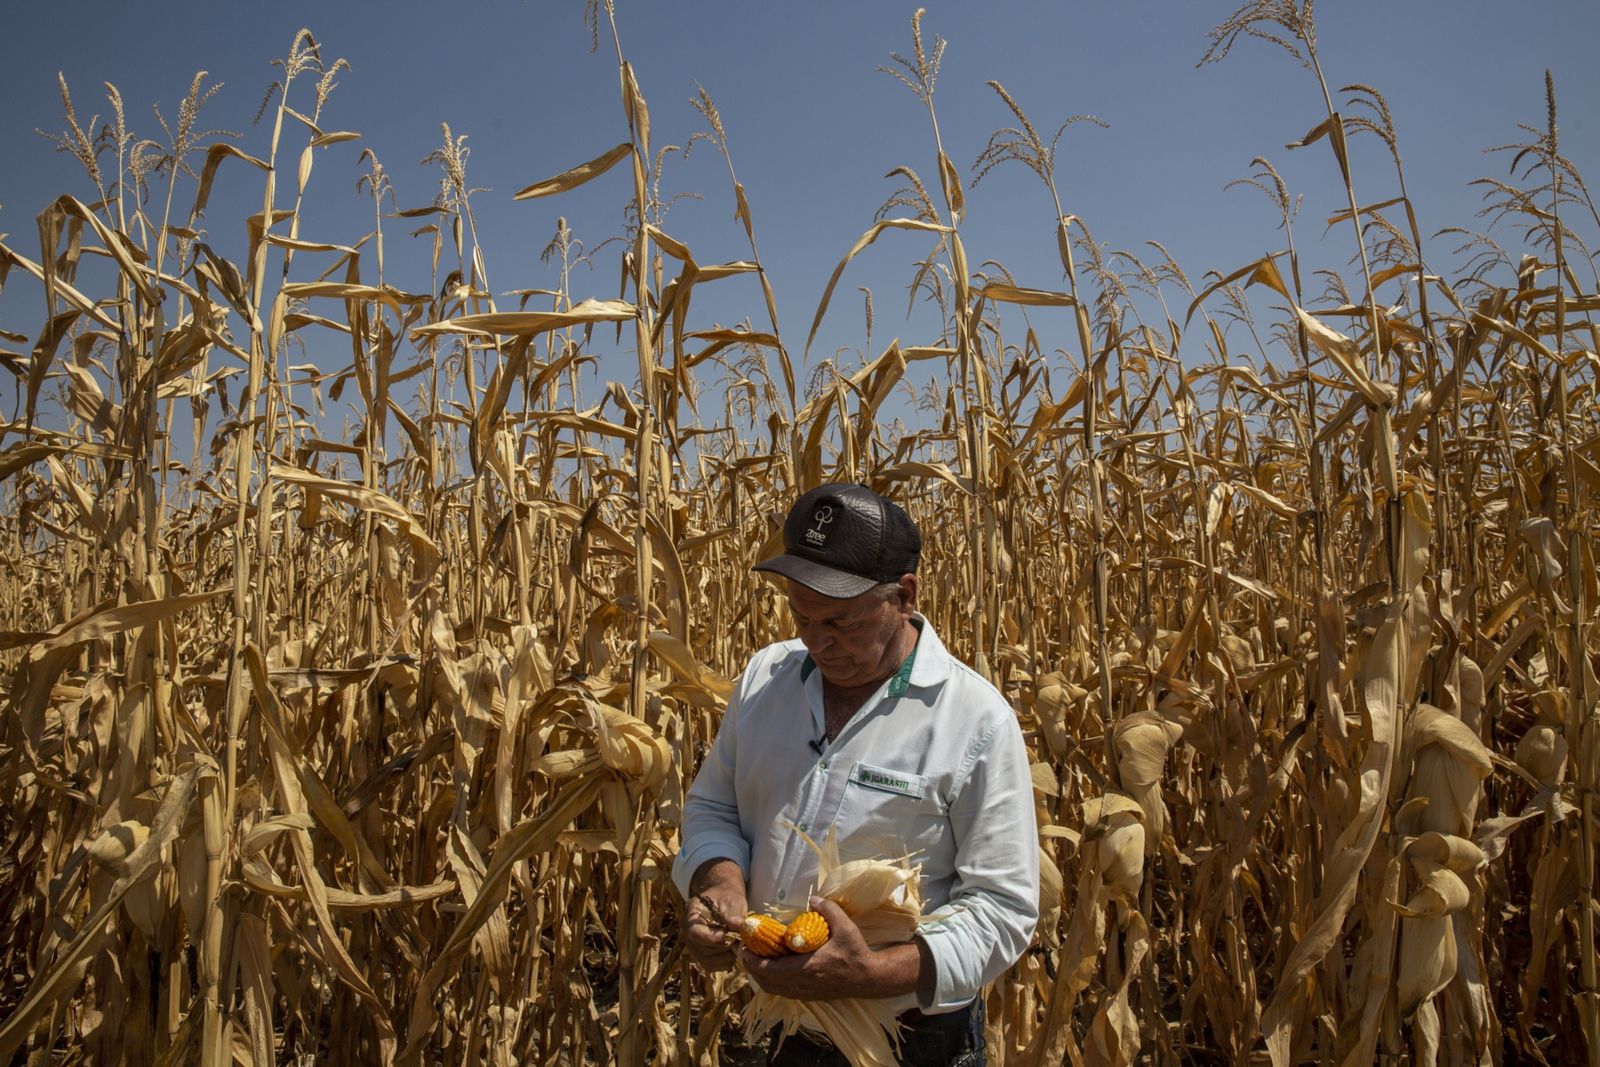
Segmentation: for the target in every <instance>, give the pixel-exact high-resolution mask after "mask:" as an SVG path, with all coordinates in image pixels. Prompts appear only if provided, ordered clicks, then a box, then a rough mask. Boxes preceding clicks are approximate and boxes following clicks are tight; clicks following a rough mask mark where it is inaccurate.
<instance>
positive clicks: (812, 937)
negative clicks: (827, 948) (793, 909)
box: [783, 911, 828, 952]
mask: <svg viewBox="0 0 1600 1067" xmlns="http://www.w3.org/2000/svg"><path fill="white" fill-rule="evenodd" d="M783 941H784V944H786V945H788V946H789V947H790V948H791V949H793V950H794V951H796V952H815V951H816V950H817V949H819V948H821V947H822V946H823V945H826V944H827V943H828V920H827V919H824V918H823V917H822V916H820V915H818V914H817V913H816V912H814V911H808V912H804V913H803V914H800V915H797V916H795V920H794V922H792V923H790V924H789V929H788V930H786V931H785V932H784V937H783Z"/></svg>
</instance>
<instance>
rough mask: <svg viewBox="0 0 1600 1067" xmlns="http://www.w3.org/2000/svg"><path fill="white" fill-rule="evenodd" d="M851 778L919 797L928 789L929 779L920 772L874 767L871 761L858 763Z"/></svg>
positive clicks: (860, 782)
mask: <svg viewBox="0 0 1600 1067" xmlns="http://www.w3.org/2000/svg"><path fill="white" fill-rule="evenodd" d="M850 780H851V781H852V782H855V783H856V784H858V785H864V786H867V787H869V788H871V789H881V790H883V791H884V792H886V793H899V794H900V795H901V796H907V797H916V798H918V799H921V797H922V796H923V795H924V794H925V793H927V791H928V780H927V779H926V778H924V777H923V776H922V775H920V774H911V773H909V772H907V771H896V770H892V769H889V768H886V767H874V766H872V764H870V763H857V764H856V765H855V767H854V768H852V770H851V772H850Z"/></svg>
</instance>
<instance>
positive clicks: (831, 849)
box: [744, 829, 922, 1067]
mask: <svg viewBox="0 0 1600 1067" xmlns="http://www.w3.org/2000/svg"><path fill="white" fill-rule="evenodd" d="M795 832H796V833H800V831H798V830H796V831H795ZM800 836H801V837H802V838H803V839H804V840H805V842H806V844H807V845H809V846H810V847H811V849H812V850H813V851H815V852H816V853H817V859H818V866H817V887H816V889H815V891H814V894H815V895H816V896H820V897H826V898H827V899H829V900H831V901H833V902H834V903H835V904H837V905H839V907H840V908H841V909H842V910H843V911H844V913H845V914H846V915H848V916H850V919H851V920H852V921H853V922H854V923H855V924H856V926H857V927H858V928H859V929H860V930H861V935H862V937H864V938H865V939H866V942H867V944H869V945H871V946H872V947H873V948H880V947H882V946H884V945H898V944H903V943H905V942H907V941H910V940H911V938H912V936H913V935H914V934H915V933H916V930H917V924H918V923H919V922H921V921H922V889H921V879H920V868H919V867H917V866H914V865H913V864H912V862H911V857H909V856H902V857H900V858H898V859H892V860H888V859H859V860H850V861H849V862H843V861H841V860H840V858H839V841H838V836H837V835H836V834H835V833H834V831H833V830H831V829H830V830H829V831H828V834H827V836H826V837H825V838H823V840H822V843H821V844H820V845H819V844H818V843H817V842H816V841H815V840H813V839H812V838H811V837H809V836H807V835H806V834H804V833H800ZM754 907H755V908H756V910H759V911H764V912H766V913H767V914H770V915H773V916H775V917H777V918H779V919H782V920H783V921H785V922H788V921H789V920H791V919H792V918H793V917H794V916H795V915H798V914H799V913H800V912H802V911H804V910H805V908H804V906H796V907H788V908H783V907H778V906H775V905H759V904H758V905H754ZM893 1005H894V1001H893V1000H892V999H878V998H871V997H854V998H847V999H843V1000H815V1001H805V1000H795V999H793V998H790V997H782V996H778V995H777V994H775V993H768V992H765V991H764V990H759V989H758V990H757V992H756V994H755V996H754V998H752V999H751V1001H750V1004H749V1006H748V1007H747V1008H746V1009H745V1022H744V1033H745V1040H747V1041H750V1042H755V1041H758V1040H760V1039H761V1038H763V1037H764V1036H766V1035H767V1034H768V1033H770V1032H771V1031H772V1030H773V1029H774V1028H781V1029H780V1030H779V1032H780V1033H781V1034H782V1035H783V1037H785V1038H787V1037H789V1036H790V1035H792V1034H794V1033H795V1032H797V1031H804V1032H806V1033H807V1034H809V1035H810V1036H812V1037H814V1038H821V1039H823V1040H826V1041H828V1042H830V1043H831V1044H832V1045H833V1046H834V1047H835V1048H837V1049H838V1050H839V1051H840V1052H842V1053H844V1055H845V1057H846V1058H847V1059H848V1060H849V1061H850V1062H851V1063H852V1064H853V1065H854V1067H894V1065H895V1064H897V1063H899V1059H898V1058H897V1056H896V1051H897V1050H898V1049H899V1047H900V1034H899V1031H900V1023H899V1021H898V1019H897V1018H896V1014H897V1013H896V1011H895V1009H894V1007H893Z"/></svg>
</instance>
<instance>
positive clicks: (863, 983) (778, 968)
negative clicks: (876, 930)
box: [743, 897, 919, 1000]
mask: <svg viewBox="0 0 1600 1067" xmlns="http://www.w3.org/2000/svg"><path fill="white" fill-rule="evenodd" d="M811 910H813V911H815V912H817V913H818V914H820V915H821V916H822V917H823V918H824V919H826V920H827V922H828V942H827V944H825V945H823V946H822V947H821V948H819V949H817V950H816V951H815V952H805V953H799V954H796V955H793V956H780V957H778V958H777V959H772V960H769V959H763V958H762V957H760V956H757V955H756V954H755V953H753V952H751V951H750V950H749V949H746V950H744V953H743V962H744V965H745V969H746V970H747V971H749V972H750V977H752V978H754V979H755V980H756V982H757V983H758V984H759V985H760V986H761V988H762V989H763V990H765V991H766V992H768V993H776V994H777V995H779V996H784V997H789V998H791V999H793V1000H838V999H841V998H845V997H892V996H897V995H898V994H901V993H908V992H911V991H912V990H914V989H916V988H917V975H918V961H919V950H918V948H917V945H916V943H915V942H908V943H906V944H904V945H890V946H887V947H885V948H883V949H873V948H872V947H871V946H870V945H868V944H867V941H866V938H864V937H862V936H861V930H860V928H859V927H857V926H856V924H855V923H854V922H852V921H851V919H850V916H848V915H846V914H845V913H844V909H843V908H841V907H839V905H837V904H835V903H834V902H833V901H831V900H827V899H825V898H823V897H812V898H811Z"/></svg>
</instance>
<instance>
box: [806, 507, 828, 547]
mask: <svg viewBox="0 0 1600 1067" xmlns="http://www.w3.org/2000/svg"><path fill="white" fill-rule="evenodd" d="M832 521H833V506H832V505H830V504H824V505H823V506H822V507H820V508H818V509H817V510H816V512H815V513H814V514H813V515H812V516H811V522H812V524H813V525H812V526H811V528H810V529H809V530H807V531H806V534H805V542H806V544H808V545H812V546H814V547H816V548H821V547H822V546H823V545H825V544H827V543H828V531H827V526H828V524H829V523H831V522H832Z"/></svg>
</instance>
